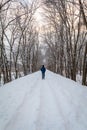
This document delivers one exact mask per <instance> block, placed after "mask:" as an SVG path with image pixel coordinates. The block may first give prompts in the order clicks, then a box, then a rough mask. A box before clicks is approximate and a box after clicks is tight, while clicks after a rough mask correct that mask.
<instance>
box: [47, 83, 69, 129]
mask: <svg viewBox="0 0 87 130" xmlns="http://www.w3.org/2000/svg"><path fill="white" fill-rule="evenodd" d="M48 86H49V88H50V89H51V91H52V94H53V96H54V99H55V101H56V105H57V108H58V111H59V112H60V114H61V117H62V120H63V122H64V126H65V130H69V126H68V124H69V121H66V117H65V116H64V114H63V110H62V107H61V102H60V101H59V100H58V98H57V96H56V93H55V92H54V89H53V88H52V84H50V83H49V81H48Z"/></svg>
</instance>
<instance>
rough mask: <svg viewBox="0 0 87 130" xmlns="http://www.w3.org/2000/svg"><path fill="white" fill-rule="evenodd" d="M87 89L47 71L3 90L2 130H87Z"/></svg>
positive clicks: (0, 104) (0, 91) (0, 107)
mask: <svg viewBox="0 0 87 130" xmlns="http://www.w3.org/2000/svg"><path fill="white" fill-rule="evenodd" d="M86 120H87V88H86V87H85V86H84V87H83V86H81V85H79V84H78V83H75V82H74V81H71V80H69V79H66V78H64V77H62V76H59V75H57V74H54V73H52V72H50V71H48V70H47V72H46V79H45V80H42V79H41V73H40V72H36V73H34V74H31V75H28V76H25V77H23V78H20V79H18V80H15V81H13V82H11V83H8V84H6V85H5V86H4V87H2V88H0V130H87V123H86V122H87V121H86Z"/></svg>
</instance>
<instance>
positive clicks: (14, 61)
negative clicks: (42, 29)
mask: <svg viewBox="0 0 87 130" xmlns="http://www.w3.org/2000/svg"><path fill="white" fill-rule="evenodd" d="M36 3H38V1H37V0H32V1H30V3H27V2H26V0H25V1H19V0H7V1H6V0H1V1H0V82H1V80H3V83H7V82H9V81H11V80H12V79H13V75H14V78H15V79H17V78H18V77H20V76H21V75H26V74H28V73H31V72H33V71H36V70H37V69H38V64H39V61H38V58H39V57H38V55H39V53H40V51H39V44H38V43H39V38H38V31H37V28H36V23H35V19H34V14H35V12H36V10H37V9H38V7H39V3H38V4H36Z"/></svg>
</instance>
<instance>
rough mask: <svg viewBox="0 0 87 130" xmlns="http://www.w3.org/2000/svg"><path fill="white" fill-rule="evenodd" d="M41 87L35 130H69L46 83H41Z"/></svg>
mask: <svg viewBox="0 0 87 130" xmlns="http://www.w3.org/2000/svg"><path fill="white" fill-rule="evenodd" d="M41 87H42V88H41V96H40V98H41V99H40V111H39V113H38V118H37V125H36V130H58V129H61V130H69V129H68V128H67V126H66V124H65V120H64V119H63V118H64V116H63V114H62V112H61V109H60V108H59V105H57V103H56V100H55V96H54V93H53V92H52V90H51V88H50V87H49V84H48V82H47V81H43V85H42V86H41ZM46 91H47V94H46ZM50 98H51V102H50ZM61 115H62V117H61Z"/></svg>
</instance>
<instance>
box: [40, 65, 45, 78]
mask: <svg viewBox="0 0 87 130" xmlns="http://www.w3.org/2000/svg"><path fill="white" fill-rule="evenodd" d="M41 72H42V79H45V72H46V68H45V67H44V65H42V67H41Z"/></svg>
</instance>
